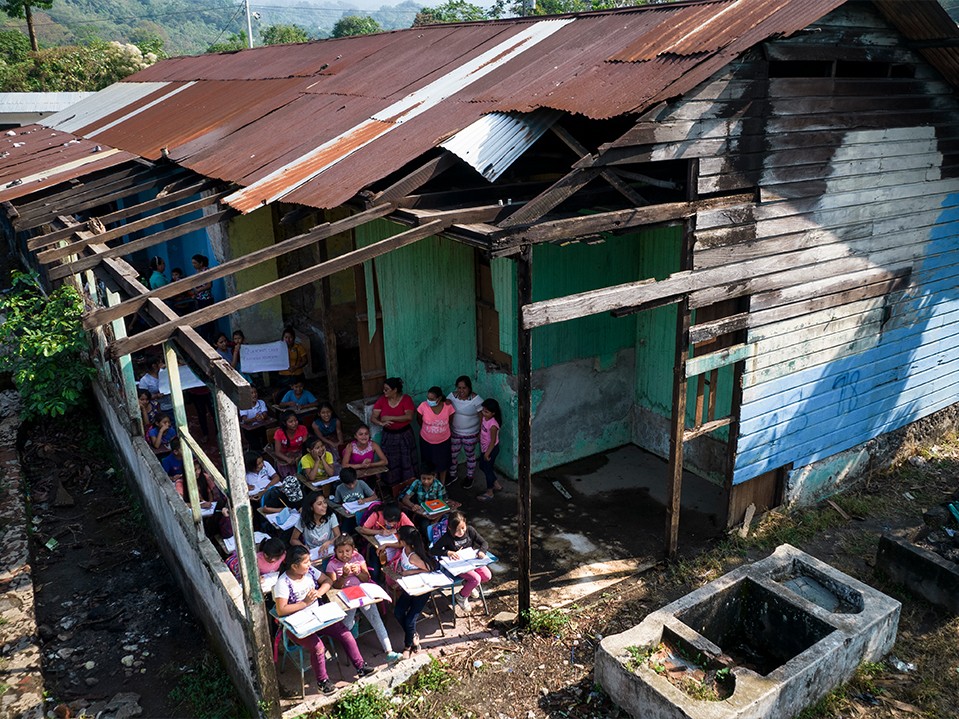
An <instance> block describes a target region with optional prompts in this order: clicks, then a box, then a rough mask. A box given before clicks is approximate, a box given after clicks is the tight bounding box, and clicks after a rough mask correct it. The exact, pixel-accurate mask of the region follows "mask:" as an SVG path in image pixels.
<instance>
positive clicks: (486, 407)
mask: <svg viewBox="0 0 959 719" xmlns="http://www.w3.org/2000/svg"><path fill="white" fill-rule="evenodd" d="M482 414H483V419H482V421H481V423H480V461H479V466H480V469H481V470H482V471H483V474H484V475H485V476H486V491H485V492H484V493H483V494H481V495H479V497H477V499H479V500H480V501H481V502H488V501H489V500H491V499H492V498H493V490H500V489H502V488H503V487H502V485H500V483H499V481H498V480H497V479H496V471H495V469H494V465H495V464H496V456H497V455H498V454H499V429H500V425H501V424H502V423H503V413H502V412H501V411H500V408H499V402H497V401H496V400H495V399H488V400H486V401H484V402H483V410H482Z"/></svg>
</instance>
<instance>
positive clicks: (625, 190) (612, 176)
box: [550, 124, 649, 207]
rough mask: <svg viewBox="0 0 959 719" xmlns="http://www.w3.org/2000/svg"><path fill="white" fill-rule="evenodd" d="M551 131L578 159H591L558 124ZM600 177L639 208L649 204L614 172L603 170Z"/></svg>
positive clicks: (583, 147)
mask: <svg viewBox="0 0 959 719" xmlns="http://www.w3.org/2000/svg"><path fill="white" fill-rule="evenodd" d="M550 129H551V130H552V131H553V134H554V135H556V137H558V138H559V139H560V140H562V141H563V142H564V143H565V144H566V146H567V147H568V148H569V149H570V150H572V151H573V152H575V153H576V157H577V158H578V159H580V160H582V159H583V158H584V157H589V150H587V149H586V147H585V146H583V145H582V144H580V142H579V140H577V139H576V138H575V137H573V136H572V135H571V134H570V133H569V131H568V130H567V129H566V128H565V127H563V126H562V125H559V124H556V125H553V126H552V127H551V128H550ZM600 177H602V178H603V179H604V180H606V182H608V183H609V184H610V185H611V186H612V188H613V189H614V190H616V191H617V192H618V193H619V194H621V195H622V196H623V197H625V198H626V199H627V200H629V201H630V202H632V203H633V204H634V205H636V206H637V207H642V206H643V205H648V204H649V200H647V199H646V198H645V197H643V196H642V195H640V194H639V193H638V192H636V190H634V189H633V188H632V187H630V186H629V185H627V184H626V183H625V182H623V180H622V178H620V177H619V175H617V174H616V173H615V172H613V171H612V170H603V171H602V172H601V173H600Z"/></svg>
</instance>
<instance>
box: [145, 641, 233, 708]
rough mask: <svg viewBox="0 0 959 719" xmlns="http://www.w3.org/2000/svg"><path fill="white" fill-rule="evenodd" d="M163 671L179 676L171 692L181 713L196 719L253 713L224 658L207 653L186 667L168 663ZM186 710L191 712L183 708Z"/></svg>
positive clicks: (165, 674) (175, 676) (172, 698)
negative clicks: (237, 689)
mask: <svg viewBox="0 0 959 719" xmlns="http://www.w3.org/2000/svg"><path fill="white" fill-rule="evenodd" d="M161 671H162V673H163V675H164V676H166V677H170V678H175V681H176V686H175V687H173V689H172V690H171V691H170V700H171V701H173V702H174V703H175V704H176V705H177V707H178V709H179V710H180V711H178V712H177V715H178V716H191V717H194V719H236V718H238V717H248V716H249V713H248V712H247V710H246V707H244V706H243V704H242V703H241V702H240V699H239V697H238V696H237V694H236V690H235V689H234V688H233V684H232V683H231V682H230V677H229V675H228V674H227V673H226V670H224V669H223V665H222V664H221V663H220V660H219V659H217V657H216V656H215V655H213V654H211V653H210V652H204V653H203V654H202V655H201V656H200V657H199V658H197V659H195V660H193V662H192V663H191V664H189V665H188V666H187V667H186V668H185V669H181V668H180V667H175V666H172V665H168V666H166V667H164V668H163V670H161ZM184 709H185V710H188V711H182V710H184Z"/></svg>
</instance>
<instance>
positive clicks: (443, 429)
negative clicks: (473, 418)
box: [387, 387, 456, 486]
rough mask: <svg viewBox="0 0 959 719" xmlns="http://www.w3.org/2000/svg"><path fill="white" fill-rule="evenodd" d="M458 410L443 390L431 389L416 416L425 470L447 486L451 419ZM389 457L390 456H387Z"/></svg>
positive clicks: (417, 409) (450, 458) (450, 457)
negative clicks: (433, 473) (430, 471)
mask: <svg viewBox="0 0 959 719" xmlns="http://www.w3.org/2000/svg"><path fill="white" fill-rule="evenodd" d="M455 411H456V410H454V409H453V403H452V402H451V401H450V400H448V399H446V400H444V399H443V390H441V389H440V388H439V387H430V389H429V391H428V392H427V393H426V401H425V402H420V406H419V407H417V408H416V414H417V415H418V416H419V419H420V458H421V459H422V460H423V468H424V469H426V470H427V471H428V470H430V469H432V470H433V471H435V472H436V473H437V475H438V476H439V480H440V484H441V485H444V486H445V485H446V469H447V467H449V466H450V463H451V461H452V454H451V452H450V418H451V417H452V416H453V413H454V412H455ZM387 456H389V455H387Z"/></svg>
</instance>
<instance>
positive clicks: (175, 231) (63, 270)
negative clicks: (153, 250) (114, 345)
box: [49, 209, 236, 307]
mask: <svg viewBox="0 0 959 719" xmlns="http://www.w3.org/2000/svg"><path fill="white" fill-rule="evenodd" d="M235 214H236V211H235V210H233V209H226V210H221V211H220V212H214V213H213V214H212V215H204V216H203V217H200V218H198V219H196V220H190V221H189V222H184V223H183V224H182V225H177V226H176V227H171V228H169V229H167V230H161V231H160V232H155V233H154V234H152V235H147V236H146V237H141V238H140V239H138V240H131V241H130V242H126V243H124V244H121V245H116V246H114V247H107V249H106V250H105V251H104V252H102V253H100V254H98V255H87V256H86V257H81V258H79V259H77V260H74V261H73V262H71V263H70V264H66V265H60V266H59V267H52V268H50V273H49V276H50V279H51V280H59V279H63V278H64V277H67V276H68V275H72V274H74V273H75V272H81V271H83V270H88V269H92V268H93V267H96V266H97V265H98V264H100V262H102V261H103V259H104V258H106V257H122V256H124V255H132V254H133V253H134V252H138V251H139V250H145V249H146V248H148V247H153V246H155V245H159V244H160V243H161V242H166V241H167V240H172V239H174V238H175V237H182V236H183V235H186V234H188V233H190V232H195V231H196V230H201V229H203V228H204V227H209V226H210V225H215V224H216V223H217V222H220V221H221V220H223V219H224V218H226V217H232V216H233V215H235ZM194 277H195V275H194ZM119 306H122V305H118V307H119Z"/></svg>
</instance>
